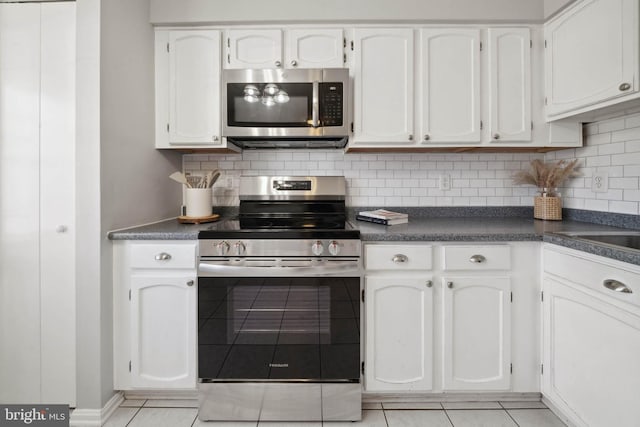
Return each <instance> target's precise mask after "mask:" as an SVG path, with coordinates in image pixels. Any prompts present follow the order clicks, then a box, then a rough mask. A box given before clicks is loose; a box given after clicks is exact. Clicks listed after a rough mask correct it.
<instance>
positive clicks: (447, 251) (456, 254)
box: [442, 245, 511, 270]
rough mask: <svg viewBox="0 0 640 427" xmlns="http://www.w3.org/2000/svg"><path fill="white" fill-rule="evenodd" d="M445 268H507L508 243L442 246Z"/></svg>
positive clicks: (509, 258)
mask: <svg viewBox="0 0 640 427" xmlns="http://www.w3.org/2000/svg"><path fill="white" fill-rule="evenodd" d="M442 251H443V258H442V259H443V266H442V268H444V269H445V270H509V269H510V268H511V247H509V245H472V246H466V245H465V246H443V247H442Z"/></svg>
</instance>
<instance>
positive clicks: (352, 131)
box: [351, 122, 353, 133]
mask: <svg viewBox="0 0 640 427" xmlns="http://www.w3.org/2000/svg"><path fill="white" fill-rule="evenodd" d="M351 133H353V122H351Z"/></svg>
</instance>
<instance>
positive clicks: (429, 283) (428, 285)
mask: <svg viewBox="0 0 640 427" xmlns="http://www.w3.org/2000/svg"><path fill="white" fill-rule="evenodd" d="M425 285H427V288H430V287H432V286H433V282H432V281H431V280H427V283H425Z"/></svg>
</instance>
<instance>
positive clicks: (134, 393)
mask: <svg viewBox="0 0 640 427" xmlns="http://www.w3.org/2000/svg"><path fill="white" fill-rule="evenodd" d="M124 397H125V399H176V400H183V399H197V398H198V390H127V391H125V392H124Z"/></svg>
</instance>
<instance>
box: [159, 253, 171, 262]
mask: <svg viewBox="0 0 640 427" xmlns="http://www.w3.org/2000/svg"><path fill="white" fill-rule="evenodd" d="M170 259H171V255H169V254H168V253H166V252H162V253H160V254H158V255H156V261H169V260H170Z"/></svg>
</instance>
